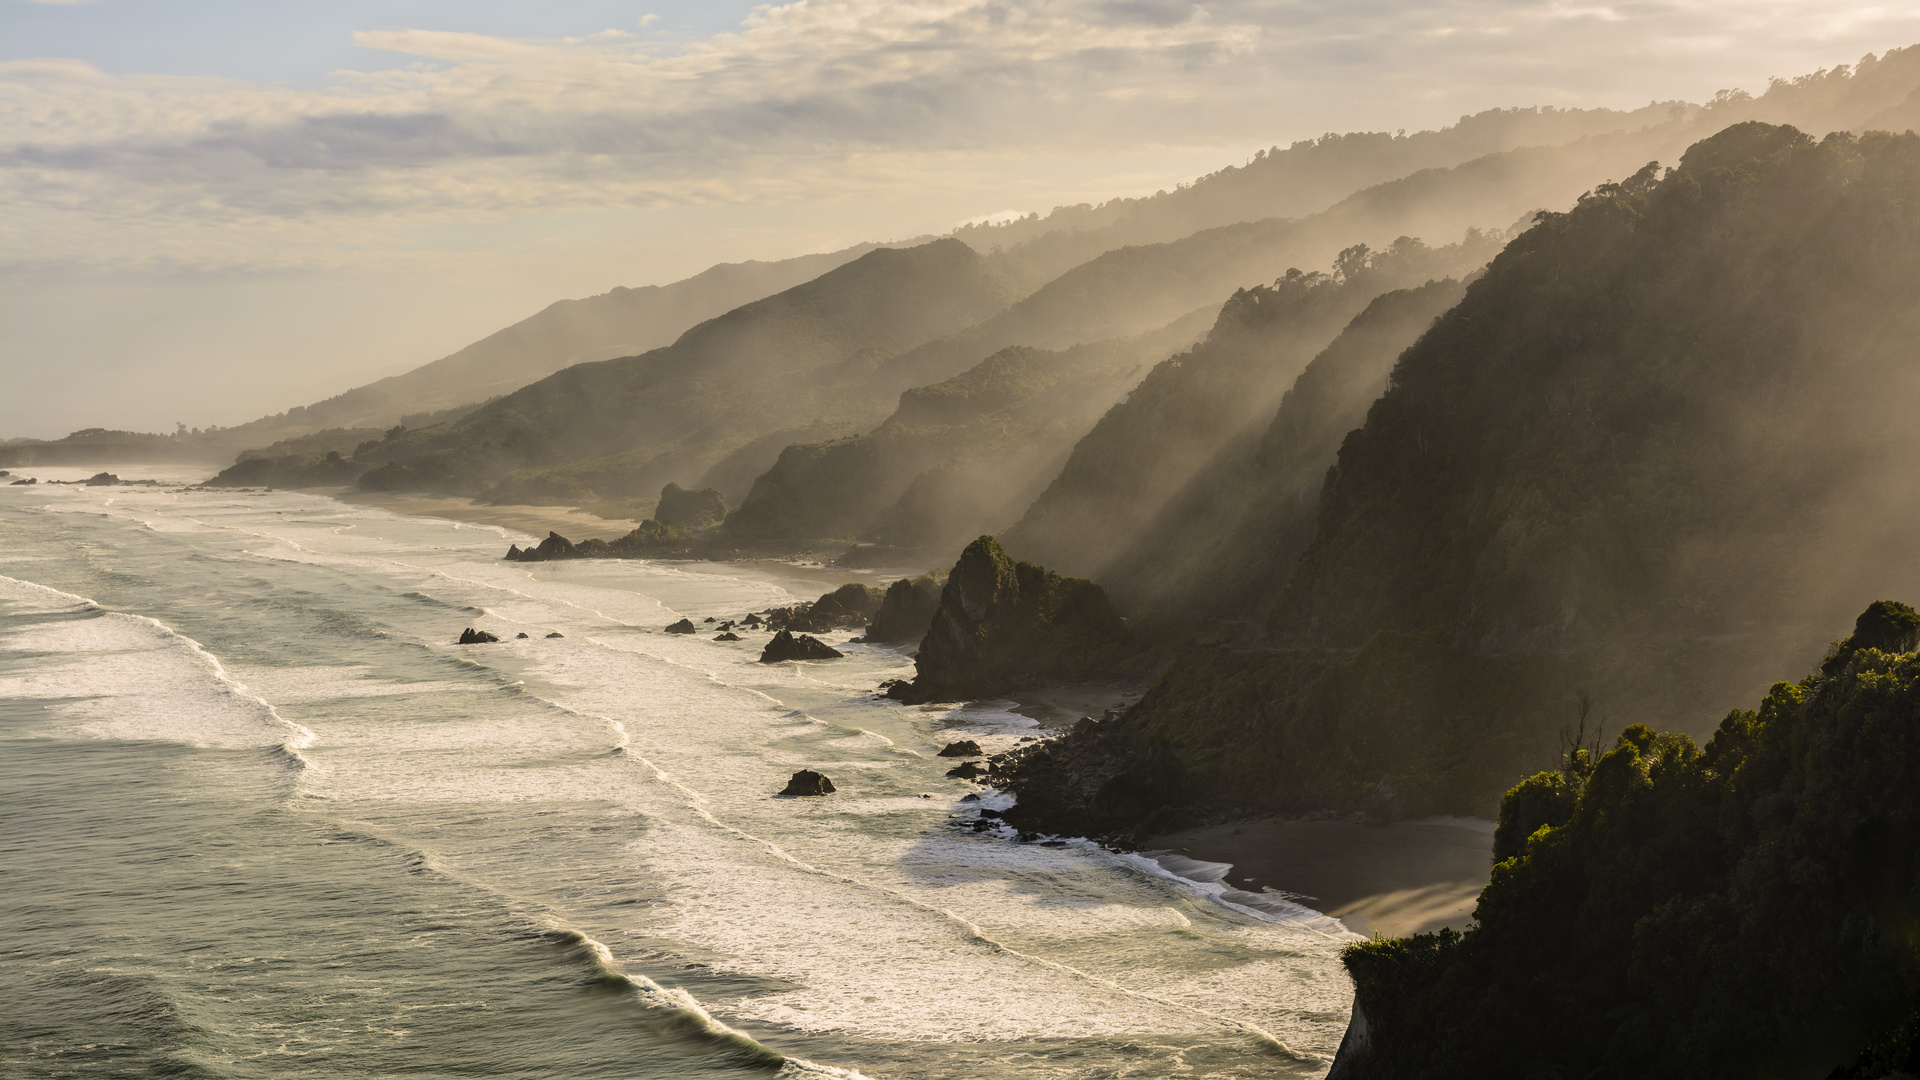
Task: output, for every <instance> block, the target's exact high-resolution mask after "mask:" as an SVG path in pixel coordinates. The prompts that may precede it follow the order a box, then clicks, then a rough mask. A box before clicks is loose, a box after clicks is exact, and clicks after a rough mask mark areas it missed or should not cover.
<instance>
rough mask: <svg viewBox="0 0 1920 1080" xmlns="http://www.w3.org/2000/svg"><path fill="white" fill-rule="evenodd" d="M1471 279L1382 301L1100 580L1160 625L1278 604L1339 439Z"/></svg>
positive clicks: (1226, 617)
mask: <svg viewBox="0 0 1920 1080" xmlns="http://www.w3.org/2000/svg"><path fill="white" fill-rule="evenodd" d="M1464 291H1465V287H1464V286H1463V285H1462V284H1461V283H1460V282H1459V281H1458V280H1456V279H1454V278H1451V277H1449V278H1445V279H1442V280H1439V281H1429V282H1427V283H1426V284H1425V285H1419V286H1415V287H1412V288H1406V289H1397V290H1395V291H1393V292H1390V293H1386V294H1384V295H1382V296H1379V297H1377V298H1375V299H1374V301H1373V302H1372V303H1370V304H1368V305H1367V308H1366V310H1364V311H1362V312H1361V313H1360V314H1358V315H1356V316H1354V319H1353V321H1352V322H1350V323H1348V324H1347V325H1346V328H1345V329H1343V330H1341V331H1340V336H1339V337H1337V338H1335V339H1334V340H1333V343H1332V344H1330V345H1328V346H1327V347H1326V348H1325V349H1323V350H1321V352H1320V354H1319V355H1318V356H1316V357H1314V358H1313V360H1312V362H1310V363H1308V364H1307V366H1306V368H1305V369H1304V370H1302V371H1301V372H1300V376H1299V378H1297V379H1295V380H1294V381H1293V385H1292V387H1291V388H1290V389H1288V390H1287V392H1286V394H1285V396H1284V397H1282V398H1281V399H1280V406H1279V408H1278V410H1277V411H1276V412H1275V413H1274V414H1273V419H1272V421H1271V422H1270V423H1268V424H1267V425H1266V426H1265V428H1264V430H1261V429H1259V428H1258V426H1257V425H1249V427H1248V428H1247V429H1246V430H1244V431H1242V432H1241V433H1240V434H1238V435H1236V436H1235V437H1233V438H1232V439H1230V440H1228V441H1227V442H1226V443H1225V445H1224V446H1223V447H1222V448H1221V449H1220V450H1219V451H1218V452H1217V453H1215V454H1214V455H1213V456H1212V457H1211V458H1210V459H1209V460H1208V461H1207V462H1206V464H1205V465H1204V466H1203V467H1202V468H1200V469H1199V470H1197V471H1196V472H1194V473H1193V475H1192V476H1191V478H1190V479H1188V480H1187V481H1186V483H1185V485H1184V486H1183V487H1182V488H1181V489H1180V490H1179V491H1177V492H1175V493H1174V494H1173V495H1172V496H1171V497H1169V498H1168V499H1167V501H1166V502H1165V503H1164V504H1163V505H1162V506H1161V507H1160V509H1159V511H1158V513H1156V514H1154V515H1152V517H1151V518H1149V519H1147V520H1146V522H1145V524H1143V525H1142V526H1141V527H1140V528H1139V529H1137V530H1136V531H1134V532H1133V533H1131V534H1130V535H1129V536H1127V537H1126V539H1125V543H1124V546H1123V547H1122V548H1121V549H1120V551H1119V552H1118V553H1117V554H1116V555H1115V556H1114V557H1113V559H1112V561H1111V563H1110V564H1109V565H1108V568H1107V570H1106V571H1105V573H1104V574H1103V575H1102V577H1103V578H1104V579H1105V580H1106V581H1108V582H1109V583H1110V584H1109V591H1111V592H1112V593H1113V595H1114V598H1115V602H1116V603H1119V604H1121V605H1122V607H1123V608H1125V609H1126V610H1129V611H1132V612H1134V613H1135V615H1136V617H1137V620H1138V621H1140V622H1143V623H1144V624H1145V625H1146V626H1147V627H1150V628H1151V629H1150V631H1149V632H1151V633H1152V634H1154V635H1156V636H1159V637H1162V638H1165V637H1167V636H1169V635H1178V634H1183V633H1201V634H1213V633H1216V632H1217V631H1216V629H1215V628H1216V627H1223V628H1225V629H1227V630H1229V631H1230V632H1232V633H1235V634H1244V633H1245V631H1246V629H1247V627H1248V626H1250V625H1259V624H1260V623H1261V622H1264V621H1265V619H1266V618H1267V616H1268V615H1269V614H1270V613H1271V611H1272V607H1273V604H1274V602H1275V601H1276V600H1277V599H1278V596H1279V593H1280V591H1281V590H1282V589H1284V588H1285V587H1286V584H1287V582H1288V580H1289V579H1290V578H1291V577H1292V575H1293V568H1294V566H1295V564H1296V563H1297V562H1298V561H1299V557H1300V553H1301V552H1302V551H1304V550H1305V548H1306V546H1307V544H1308V542H1309V541H1311V540H1312V539H1313V526H1314V514H1315V511H1316V510H1317V509H1318V507H1319V503H1320V490H1321V483H1322V481H1323V480H1324V478H1325V477H1326V474H1327V470H1328V469H1329V468H1331V467H1332V465H1333V463H1334V459H1335V456H1336V455H1337V454H1338V452H1339V449H1340V443H1341V441H1342V440H1343V439H1344V438H1345V437H1346V435H1347V433H1348V432H1349V431H1352V430H1353V429H1354V428H1356V427H1358V426H1359V425H1360V423H1361V421H1363V420H1364V419H1365V418H1366V413H1367V407H1368V406H1369V405H1371V404H1372V403H1373V401H1374V399H1375V398H1378V397H1379V396H1380V394H1381V392H1382V391H1384V390H1385V389H1386V388H1387V375H1388V373H1389V372H1390V371H1391V370H1392V369H1393V364H1394V361H1395V360H1397V359H1399V356H1400V354H1401V353H1402V352H1404V351H1405V350H1406V348H1407V347H1408V346H1409V345H1412V344H1413V343H1414V342H1415V341H1416V340H1417V339H1418V338H1419V337H1420V335H1421V334H1422V333H1424V332H1425V331H1426V330H1427V328H1428V327H1430V326H1432V325H1433V321H1434V319H1435V318H1437V317H1438V316H1439V315H1440V314H1441V313H1442V312H1444V311H1446V310H1447V309H1448V308H1451V307H1452V306H1453V305H1454V304H1456V303H1458V302H1459V300H1460V297H1461V295H1462V294H1463V293H1464Z"/></svg>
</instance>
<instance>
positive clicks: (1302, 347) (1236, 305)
mask: <svg viewBox="0 0 1920 1080" xmlns="http://www.w3.org/2000/svg"><path fill="white" fill-rule="evenodd" d="M1496 250H1498V244H1497V242H1496V241H1494V240H1493V239H1491V238H1486V237H1475V238H1473V239H1471V240H1469V241H1468V242H1467V243H1464V244H1455V245H1449V246H1447V247H1444V248H1429V247H1427V246H1426V245H1424V244H1421V243H1419V242H1418V241H1415V240H1410V239H1406V238H1402V240H1401V241H1400V242H1399V243H1397V244H1395V245H1393V246H1392V247H1389V248H1388V249H1387V250H1385V251H1381V252H1369V251H1368V250H1367V249H1366V247H1365V246H1363V245H1362V246H1356V247H1355V248H1352V249H1350V250H1349V251H1347V252H1346V253H1345V254H1344V255H1343V256H1342V258H1341V259H1340V260H1339V261H1338V262H1337V263H1336V266H1335V269H1334V272H1333V273H1332V274H1323V273H1318V272H1316V273H1312V274H1303V273H1300V272H1299V271H1298V270H1295V271H1292V272H1290V273H1289V274H1288V275H1286V276H1284V277H1282V278H1280V279H1279V280H1277V281H1275V282H1274V283H1273V284H1272V285H1270V286H1269V285H1261V286H1256V287H1254V288H1251V289H1243V290H1241V291H1240V292H1238V293H1236V294H1235V295H1234V296H1233V298H1232V299H1231V300H1229V301H1227V304H1226V307H1225V308H1223V309H1222V310H1221V313H1220V318H1219V320H1218V321H1217V322H1216V323H1215V324H1214V327H1213V330H1212V331H1211V332H1210V333H1209V334H1208V336H1207V340H1206V341H1205V342H1203V343H1201V344H1200V345H1198V346H1196V347H1195V348H1194V349H1192V350H1191V351H1189V352H1186V353H1182V354H1180V355H1177V356H1174V357H1172V358H1170V359H1168V360H1165V361H1163V362H1161V363H1160V364H1159V365H1157V366H1156V367H1155V368H1154V369H1153V370H1152V371H1151V372H1150V373H1149V374H1148V375H1147V377H1146V378H1145V379H1143V380H1142V381H1141V383H1140V385H1139V386H1137V387H1135V388H1134V390H1133V391H1132V393H1130V394H1129V395H1128V396H1127V399H1126V400H1125V401H1123V402H1121V403H1120V404H1118V405H1115V406H1114V407H1113V408H1112V409H1111V410H1109V411H1108V412H1107V414H1106V415H1105V416H1103V417H1101V418H1100V422H1099V423H1098V424H1096V425H1094V427H1093V430H1092V431H1090V432H1088V433H1087V435H1086V437H1085V438H1083V439H1082V440H1080V442H1079V444H1078V445H1076V446H1075V447H1074V449H1073V454H1072V456H1071V457H1069V458H1068V459H1067V462H1066V464H1065V465H1064V466H1063V467H1062V469H1061V471H1060V474H1059V476H1057V477H1055V478H1054V480H1053V482H1052V483H1051V484H1050V485H1049V486H1048V487H1047V489H1046V491H1045V492H1043V493H1042V494H1041V496H1040V497H1039V498H1038V499H1037V500H1035V501H1034V504H1033V505H1032V506H1031V507H1030V508H1028V510H1027V512H1026V513H1025V515H1023V516H1022V517H1021V519H1020V520H1019V522H1018V523H1016V524H1015V525H1014V526H1013V527H1012V528H1011V529H1009V530H1007V533H1006V535H1005V536H1004V537H1003V541H1004V543H1005V544H1006V546H1007V549H1008V550H1009V551H1010V552H1011V553H1012V554H1013V555H1014V557H1016V558H1019V559H1024V560H1026V561H1029V562H1034V563H1038V564H1042V565H1045V566H1047V567H1050V568H1056V569H1058V570H1059V571H1060V572H1062V573H1066V574H1072V575H1075V576H1082V577H1092V578H1095V579H1101V578H1104V577H1106V576H1107V574H1106V571H1107V570H1108V569H1109V567H1110V566H1111V564H1112V561H1113V559H1114V558H1115V557H1116V556H1117V555H1118V554H1119V553H1120V552H1121V551H1122V550H1123V549H1124V548H1125V547H1126V546H1127V544H1128V543H1129V542H1130V541H1131V540H1132V538H1133V537H1134V535H1135V534H1136V533H1137V532H1138V531H1139V530H1140V529H1141V528H1142V527H1143V526H1144V525H1145V524H1146V523H1147V522H1148V521H1150V520H1151V519H1152V518H1153V516H1154V514H1155V513H1156V512H1157V511H1158V510H1159V509H1160V507H1161V505H1162V504H1164V503H1165V502H1166V501H1167V499H1169V498H1170V497H1172V496H1173V494H1174V493H1175V492H1177V491H1178V490H1179V489H1180V488H1181V487H1182V486H1183V485H1185V484H1186V483H1187V482H1188V481H1189V480H1190V479H1191V478H1192V477H1193V476H1194V475H1195V474H1196V473H1197V472H1199V471H1200V470H1201V469H1202V468H1203V467H1204V466H1205V465H1206V464H1207V462H1208V461H1210V460H1211V459H1212V458H1213V457H1214V456H1215V455H1217V454H1219V453H1221V452H1222V451H1223V450H1224V449H1225V448H1226V447H1228V446H1229V445H1232V444H1233V443H1234V442H1235V441H1236V440H1239V439H1241V438H1243V437H1244V436H1245V435H1246V434H1247V433H1248V432H1249V431H1252V432H1257V431H1258V430H1259V429H1261V428H1263V427H1264V426H1266V424H1267V423H1269V422H1270V421H1271V418H1272V416H1273V410H1274V408H1275V407H1276V406H1277V405H1278V403H1279V401H1280V397H1281V395H1282V394H1283V393H1285V391H1286V389H1287V387H1288V386H1290V385H1291V384H1292V383H1293V381H1294V379H1295V377H1296V376H1298V375H1299V374H1300V371H1301V369H1302V367H1304V366H1305V365H1306V363H1307V362H1308V360H1309V359H1310V358H1312V357H1313V356H1314V354H1315V353H1318V352H1319V351H1320V350H1321V349H1323V348H1325V347H1326V346H1327V344H1328V343H1329V342H1331V341H1332V340H1333V339H1334V338H1335V337H1336V336H1337V335H1338V334H1339V333H1340V331H1341V328H1342V327H1344V326H1346V325H1347V323H1348V322H1349V320H1351V319H1352V318H1353V317H1354V316H1355V315H1357V314H1359V313H1360V312H1361V311H1362V310H1364V309H1365V308H1366V307H1367V305H1368V304H1369V303H1371V302H1372V301H1373V299H1374V298H1375V297H1377V296H1379V295H1380V294H1381V293H1383V292H1388V291H1390V290H1393V289H1398V288H1403V287H1405V286H1408V285H1417V284H1419V283H1421V282H1424V281H1427V280H1428V279H1430V278H1439V277H1447V276H1450V275H1456V274H1464V273H1467V272H1470V271H1472V270H1474V269H1476V268H1477V267H1478V266H1479V265H1480V264H1482V263H1484V262H1485V261H1486V260H1487V259H1488V258H1490V257H1491V256H1492V255H1493V253H1494V252H1495V251H1496Z"/></svg>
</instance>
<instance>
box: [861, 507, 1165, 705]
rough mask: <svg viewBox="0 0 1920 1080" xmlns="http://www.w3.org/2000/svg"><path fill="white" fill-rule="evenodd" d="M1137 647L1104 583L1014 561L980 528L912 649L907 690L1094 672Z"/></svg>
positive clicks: (922, 698)
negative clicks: (911, 675)
mask: <svg viewBox="0 0 1920 1080" xmlns="http://www.w3.org/2000/svg"><path fill="white" fill-rule="evenodd" d="M1134 649H1135V646H1134V642H1133V635H1132V633H1131V632H1130V631H1129V630H1128V629H1127V626H1126V622H1125V620H1123V619H1121V617H1120V614H1119V612H1117V611H1115V610H1114V607H1113V603H1112V601H1110V600H1108V599H1107V594H1106V591H1105V590H1103V589H1101V588H1100V586H1098V585H1095V584H1094V583H1093V582H1091V581H1086V580H1084V579H1081V578H1068V577H1061V576H1060V575H1059V574H1056V573H1054V572H1052V571H1050V570H1048V569H1046V568H1045V567H1041V566H1035V565H1033V564H1032V563H1023V562H1016V561H1014V560H1013V559H1012V558H1010V557H1009V556H1008V555H1007V553H1006V551H1005V550H1004V549H1003V548H1001V546H1000V542H999V541H997V540H995V539H994V538H993V537H991V536H982V537H980V538H979V539H978V540H975V541H974V542H973V543H971V544H969V545H967V549H966V551H964V552H962V553H961V555H960V560H959V561H958V562H956V563H955V564H954V566H953V570H952V572H951V573H949V574H948V575H947V583H946V585H945V587H944V588H943V589H942V590H941V593H940V606H939V608H938V610H936V611H935V612H934V615H933V622H932V623H931V624H930V625H929V626H928V629H927V635H926V637H925V638H923V639H922V640H921V642H920V651H919V653H918V655H916V656H915V657H914V668H915V672H916V674H915V676H914V680H913V686H912V688H911V689H910V690H907V691H905V692H903V693H901V694H900V695H899V696H900V698H901V700H903V701H907V702H909V703H913V704H920V703H922V702H928V701H959V700H965V699H969V698H983V697H995V696H999V695H1001V694H1004V693H1005V692H1006V691H1008V690H1012V689H1016V688H1018V687H1021V686H1031V685H1033V684H1035V683H1040V682H1057V681H1070V680H1080V679H1088V678H1093V677H1096V676H1097V675H1100V674H1103V673H1111V672H1113V671H1116V670H1119V669H1121V668H1123V667H1124V666H1125V665H1126V664H1127V663H1129V662H1131V660H1132V659H1133V658H1134V656H1135V652H1134ZM890 696H891V695H890Z"/></svg>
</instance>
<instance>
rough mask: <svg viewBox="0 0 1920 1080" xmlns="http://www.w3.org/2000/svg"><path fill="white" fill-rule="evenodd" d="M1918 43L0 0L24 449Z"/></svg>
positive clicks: (1771, 9) (7, 325)
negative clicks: (694, 300)
mask: <svg viewBox="0 0 1920 1080" xmlns="http://www.w3.org/2000/svg"><path fill="white" fill-rule="evenodd" d="M1915 43H1920V2H1913V0H1903V2H1897V3H1881V4H1873V3H1861V2H1845V3H1842V2H1832V0H1791V2H1788V0H1662V2H1639V0H1630V2H1620V3H1599V2H1589V0H1440V2H1434V3H1413V2H1407V0H1216V2H1212V3H1205V4H1196V3H1191V2H1184V0H896V2H890V3H887V2H878V0H802V2H796V3H791V4H785V5H778V6H769V5H755V4H748V3H740V2H735V0H705V2H683V0H674V2H660V0H653V2H643V3H626V2H620V0H542V2H539V3H534V2H517V3H515V2H507V0H406V2H389V3H381V2H375V0H329V2H328V3H325V4H312V3H305V4H295V3H260V2H258V0H255V2H241V0H94V2H65V0H63V2H34V0H0V438H3V437H10V436H22V435H31V436H39V437H52V436H58V435H62V434H65V433H67V432H68V431H71V430H75V429H77V428H81V427H90V426H101V427H120V428H133V429H137V430H171V429H172V427H173V425H174V424H175V423H176V422H181V423H186V424H188V425H189V426H192V427H204V426H207V425H210V424H222V425H227V424H234V423H240V422H244V421H246V420H249V419H252V418H254V417H257V416H260V415H263V414H267V413H274V412H279V411H281V410H283V409H285V408H287V407H288V406H290V405H295V404H303V403H306V402H309V401H313V400H317V399H319V398H322V397H326V396H329V395H331V394H334V393H338V392H340V391H342V390H345V389H347V388H349V387H351V386H354V385H358V384H361V383H364V382H367V381H370V380H371V379H374V378H379V377H381V376H384V375H389V374H394V373H397V372H399V371H404V370H406V369H408V368H411V367H414V366H417V365H419V364H421V363H425V362H427V361H429V360H432V359H435V358H437V357H439V356H442V355H445V354H446V353H449V352H452V351H454V350H456V349H458V348H459V347H461V346H463V345H465V344H467V343H469V342H471V341H473V340H476V339H478V338H480V337H483V336H485V335H486V334H488V333H490V332H492V331H493V330H496V329H499V328H500V327H502V326H505V325H507V324H509V323H512V322H514V321H516V320H518V319H520V318H523V317H525V316H527V315H529V314H532V313H533V312H535V311H537V310H539V309H540V308H542V307H544V306H546V305H547V304H548V303H550V302H552V301H554V300H557V299H561V298H564V297H573V296H586V295H593V294H596V293H600V292H605V291H606V290H608V289H611V288H613V287H614V286H617V285H627V286H638V285H646V284H660V283H665V282H668V281H673V280H677V279H679V278H682V277H685V276H687V275H689V274H692V273H696V272H698V271H699V270H701V269H703V268H705V267H706V266H709V265H712V264H713V263H716V262H723V261H738V260H742V259H752V258H761V259H773V258H784V257H787V256H791V255H797V254H802V253H805V252H809V251H823V250H832V249H834V248H838V247H844V246H846V245H849V244H853V243H857V242H860V241H864V240H879V241H887V240H896V239H905V238H909V237H914V236H919V235H925V234H929V233H936V232H941V231H944V230H947V229H950V228H952V227H953V226H954V225H956V224H958V223H960V222H962V221H966V220H973V219H978V218H981V217H984V216H987V215H992V214H997V213H1003V212H1007V211H1022V212H1024V211H1030V210H1037V211H1041V212H1044V211H1046V210H1047V209H1049V208H1051V207H1053V206H1056V205H1062V204H1071V203H1077V202H1081V201H1093V202H1098V201H1100V200H1102V199H1106V198H1110V197H1114V196H1120V195H1140V194H1147V193H1151V192H1152V191H1154V190H1157V189H1160V188H1165V187H1170V186H1172V185H1173V184H1174V183H1176V182H1179V181H1183V180H1190V179H1192V178H1194V177H1195V176H1198V175H1201V174H1204V173H1207V172H1211V171H1213V170H1215V169H1218V168H1220V167H1222V166H1225V165H1229V164H1236V163H1239V162H1243V161H1245V160H1246V159H1247V158H1248V157H1249V156H1251V154H1252V153H1253V151H1254V150H1256V149H1258V148H1263V147H1267V146H1272V145H1280V146H1284V145H1286V144H1287V143H1289V142H1292V141H1293V140H1296V139H1301V138H1309V137H1312V136H1315V135H1318V134H1321V133H1323V132H1328V131H1353V130H1374V131H1378V130H1388V131H1391V130H1398V129H1405V130H1409V131H1412V130H1420V129H1425V128H1433V127H1440V126H1444V125H1446V124H1448V123H1451V122H1453V121H1454V120H1455V119H1457V118H1458V117H1459V116H1461V115H1463V114H1466V113H1471V112H1476V111H1479V110H1481V109H1486V108H1493V107H1507V106H1516V105H1558V106H1610V107H1634V106H1639V105H1644V104H1646V103H1647V102H1648V101H1652V100H1671V99H1676V98H1677V99H1684V100H1691V101H1701V100H1705V99H1707V98H1710V97H1712V95H1713V94H1714V92H1715V91H1717V90H1720V89H1727V88H1742V89H1747V90H1750V91H1753V92H1756V93H1757V92H1759V91H1761V90H1764V89H1765V86H1766V82H1767V79H1768V78H1769V77H1773V76H1792V75H1799V74H1804V73H1807V72H1812V71H1815V70H1819V69H1822V68H1829V67H1832V66H1834V65H1837V64H1841V63H1852V62H1854V61H1856V60H1858V59H1859V58H1860V57H1861V56H1862V55H1863V54H1865V53H1868V52H1873V53H1879V52H1884V51H1885V50H1886V49H1888V48H1892V47H1900V46H1905V45H1911V44H1915Z"/></svg>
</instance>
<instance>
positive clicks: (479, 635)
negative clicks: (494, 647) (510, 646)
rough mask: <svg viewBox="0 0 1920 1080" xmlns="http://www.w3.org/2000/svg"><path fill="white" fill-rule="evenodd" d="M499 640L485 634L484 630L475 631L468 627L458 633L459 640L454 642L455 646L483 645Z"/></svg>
mask: <svg viewBox="0 0 1920 1080" xmlns="http://www.w3.org/2000/svg"><path fill="white" fill-rule="evenodd" d="M499 640H500V639H499V638H497V637H494V636H493V635H492V634H489V633H487V632H486V631H485V630H475V629H474V628H473V627H471V626H469V627H467V628H466V629H465V630H462V631H460V640H459V641H458V642H455V644H458V645H485V644H486V643H488V642H490V641H499Z"/></svg>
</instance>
